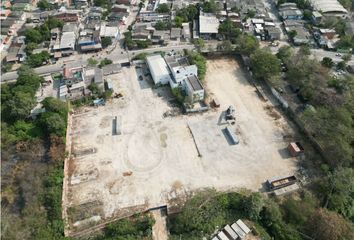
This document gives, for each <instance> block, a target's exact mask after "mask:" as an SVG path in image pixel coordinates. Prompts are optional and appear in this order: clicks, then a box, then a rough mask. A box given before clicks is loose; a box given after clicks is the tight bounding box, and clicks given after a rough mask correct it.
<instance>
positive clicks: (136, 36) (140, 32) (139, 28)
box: [132, 23, 155, 41]
mask: <svg viewBox="0 0 354 240" xmlns="http://www.w3.org/2000/svg"><path fill="white" fill-rule="evenodd" d="M154 30H155V29H154V28H153V27H152V26H151V23H137V24H135V25H134V27H133V31H132V40H134V41H135V40H138V41H139V40H140V41H144V40H147V39H150V38H151V34H152V33H153V32H154Z"/></svg>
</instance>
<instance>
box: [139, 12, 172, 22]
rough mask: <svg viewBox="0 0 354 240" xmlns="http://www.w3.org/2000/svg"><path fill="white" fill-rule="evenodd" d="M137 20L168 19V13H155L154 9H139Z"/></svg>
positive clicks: (153, 20) (154, 20) (155, 20)
mask: <svg viewBox="0 0 354 240" xmlns="http://www.w3.org/2000/svg"><path fill="white" fill-rule="evenodd" d="M136 19H137V21H138V22H157V21H168V20H170V14H167V13H157V12H154V11H141V12H140V13H139V15H138V16H137V18H136Z"/></svg>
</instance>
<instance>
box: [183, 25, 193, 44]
mask: <svg viewBox="0 0 354 240" xmlns="http://www.w3.org/2000/svg"><path fill="white" fill-rule="evenodd" d="M190 39H191V29H190V24H189V22H188V23H182V40H184V41H186V42H189V41H190Z"/></svg>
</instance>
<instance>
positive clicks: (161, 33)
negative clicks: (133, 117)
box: [151, 30, 170, 45]
mask: <svg viewBox="0 0 354 240" xmlns="http://www.w3.org/2000/svg"><path fill="white" fill-rule="evenodd" d="M169 40H170V32H169V31H168V30H155V31H154V33H153V34H152V36H151V42H152V44H161V45H162V44H167V43H168V41H169Z"/></svg>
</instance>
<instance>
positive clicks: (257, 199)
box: [242, 193, 264, 221]
mask: <svg viewBox="0 0 354 240" xmlns="http://www.w3.org/2000/svg"><path fill="white" fill-rule="evenodd" d="M242 205H243V209H244V212H245V214H246V216H247V217H248V218H249V219H251V220H254V221H257V220H259V219H260V212H261V211H262V209H263V206H264V199H263V197H262V195H261V194H260V193H251V195H249V196H248V197H247V198H246V199H245V200H244V201H243V203H242Z"/></svg>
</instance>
